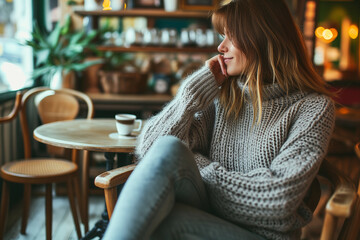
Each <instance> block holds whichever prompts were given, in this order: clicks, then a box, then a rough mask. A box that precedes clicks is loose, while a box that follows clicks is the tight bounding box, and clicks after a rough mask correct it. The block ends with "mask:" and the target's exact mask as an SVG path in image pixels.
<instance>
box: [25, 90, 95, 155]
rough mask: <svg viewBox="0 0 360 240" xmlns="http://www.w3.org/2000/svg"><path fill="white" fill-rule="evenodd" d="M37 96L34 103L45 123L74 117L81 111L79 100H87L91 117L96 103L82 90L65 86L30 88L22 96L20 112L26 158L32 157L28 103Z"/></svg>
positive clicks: (88, 113) (89, 116)
mask: <svg viewBox="0 0 360 240" xmlns="http://www.w3.org/2000/svg"><path fill="white" fill-rule="evenodd" d="M35 96H36V98H35V99H34V103H35V106H36V107H37V109H38V113H39V117H40V119H41V121H42V122H43V123H49V122H53V121H60V120H70V119H74V118H75V117H76V116H77V114H78V112H79V106H80V105H79V102H78V100H80V101H83V102H85V104H86V106H87V116H86V117H87V119H91V118H92V117H93V115H94V105H93V103H92V101H91V99H90V98H89V96H87V95H86V94H84V93H82V92H79V91H76V90H73V89H65V88H64V89H50V88H48V87H36V88H32V89H30V90H29V91H27V92H26V93H25V94H24V96H23V98H22V102H21V107H22V111H21V112H20V120H21V127H22V130H23V131H22V132H23V141H24V149H25V158H26V159H28V158H31V140H30V137H31V135H30V132H29V125H28V120H27V104H28V102H29V100H30V99H32V98H33V97H35Z"/></svg>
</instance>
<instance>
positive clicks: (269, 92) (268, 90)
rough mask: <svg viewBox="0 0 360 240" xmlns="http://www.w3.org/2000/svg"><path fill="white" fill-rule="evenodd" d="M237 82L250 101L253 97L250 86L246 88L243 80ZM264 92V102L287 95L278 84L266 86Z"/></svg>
mask: <svg viewBox="0 0 360 240" xmlns="http://www.w3.org/2000/svg"><path fill="white" fill-rule="evenodd" d="M237 82H238V86H239V88H240V89H241V90H244V94H245V97H246V98H248V99H249V98H250V96H251V93H250V90H249V86H245V82H244V80H243V79H241V78H239V79H237ZM262 90H263V91H262V99H263V101H267V100H271V99H276V98H280V97H284V96H286V95H287V94H286V91H284V90H283V89H282V88H281V87H280V85H279V84H278V83H272V84H266V85H264V86H263V89H262ZM290 92H293V91H290ZM290 92H289V93H290Z"/></svg>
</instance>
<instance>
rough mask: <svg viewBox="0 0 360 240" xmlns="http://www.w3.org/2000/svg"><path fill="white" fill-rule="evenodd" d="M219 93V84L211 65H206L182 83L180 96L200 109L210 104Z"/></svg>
mask: <svg viewBox="0 0 360 240" xmlns="http://www.w3.org/2000/svg"><path fill="white" fill-rule="evenodd" d="M218 93H219V86H218V85H217V82H216V80H215V77H214V75H213V74H212V72H211V71H210V69H209V67H207V66H204V67H202V68H200V69H199V70H198V71H196V72H195V73H193V74H192V75H190V76H189V77H188V78H187V79H186V80H185V81H184V82H183V83H182V85H181V87H180V89H179V93H178V96H179V97H180V98H182V99H186V101H188V103H190V104H191V105H194V107H195V108H196V110H199V109H203V108H205V107H206V106H208V104H209V103H211V102H212V101H213V100H214V99H215V97H216V96H217V95H218Z"/></svg>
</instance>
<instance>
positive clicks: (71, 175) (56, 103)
mask: <svg viewBox="0 0 360 240" xmlns="http://www.w3.org/2000/svg"><path fill="white" fill-rule="evenodd" d="M38 94H41V95H38ZM35 96H37V97H36V99H34V97H35ZM39 96H41V97H39ZM78 99H80V100H81V101H83V102H85V103H86V105H87V108H88V109H87V110H88V112H87V118H92V116H93V104H92V102H91V100H90V98H89V97H88V96H87V95H85V94H83V93H80V92H78V91H75V90H71V89H59V90H51V89H49V88H45V87H39V88H33V89H31V90H29V91H27V92H26V93H25V94H24V96H23V97H22V101H21V104H15V107H14V108H15V110H14V112H15V113H16V112H17V111H19V109H20V123H21V128H22V135H23V141H24V155H25V159H24V160H19V161H12V162H9V163H6V164H4V165H3V166H2V167H1V177H2V179H3V188H2V199H1V218H0V238H2V237H3V234H4V229H5V226H6V215H7V207H8V202H9V187H8V183H9V182H15V183H21V184H24V204H23V205H24V206H23V215H22V224H21V233H22V234H25V232H26V225H27V219H28V215H29V206H30V197H31V184H45V185H46V193H45V196H46V197H45V198H46V211H45V212H46V214H45V215H46V239H51V234H52V184H54V183H66V186H67V190H68V197H69V202H70V207H71V212H72V215H73V219H74V223H75V228H76V232H77V236H78V238H81V230H80V224H79V220H78V209H77V204H76V203H75V195H74V188H73V186H75V192H76V193H77V197H78V200H79V199H80V193H79V191H80V188H79V178H78V163H77V161H78V159H77V152H76V151H75V150H74V151H73V152H72V161H69V160H67V159H58V158H32V155H31V141H30V136H31V135H30V134H31V133H30V132H29V125H28V120H27V108H28V107H29V106H28V105H29V104H28V103H30V102H32V101H34V102H35V103H36V106H37V108H38V112H39V116H40V119H41V120H42V121H43V122H51V121H58V120H68V119H73V118H75V117H76V116H77V115H78V111H79V103H78ZM17 103H18V102H17ZM15 115H16V114H15ZM10 116H12V115H10ZM12 119H14V116H12V117H11V118H10V117H8V118H3V119H1V120H2V121H1V122H4V120H7V121H10V120H12ZM84 155H86V154H84ZM82 216H83V214H82Z"/></svg>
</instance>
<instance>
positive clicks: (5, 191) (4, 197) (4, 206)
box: [0, 180, 9, 239]
mask: <svg viewBox="0 0 360 240" xmlns="http://www.w3.org/2000/svg"><path fill="white" fill-rule="evenodd" d="M8 207H9V186H8V183H7V182H6V181H5V180H3V185H2V193H1V210H0V211H1V212H0V239H3V237H4V234H5V228H6V217H7V214H8Z"/></svg>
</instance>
